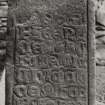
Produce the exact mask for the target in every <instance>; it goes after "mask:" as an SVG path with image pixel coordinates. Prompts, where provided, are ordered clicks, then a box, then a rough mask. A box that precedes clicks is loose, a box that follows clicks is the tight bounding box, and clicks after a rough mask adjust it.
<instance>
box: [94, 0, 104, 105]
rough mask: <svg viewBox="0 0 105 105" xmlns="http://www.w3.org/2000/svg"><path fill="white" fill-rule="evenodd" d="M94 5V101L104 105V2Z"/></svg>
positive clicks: (101, 0) (97, 2) (99, 1)
mask: <svg viewBox="0 0 105 105" xmlns="http://www.w3.org/2000/svg"><path fill="white" fill-rule="evenodd" d="M95 3H96V100H97V105H105V0H97V1H95Z"/></svg>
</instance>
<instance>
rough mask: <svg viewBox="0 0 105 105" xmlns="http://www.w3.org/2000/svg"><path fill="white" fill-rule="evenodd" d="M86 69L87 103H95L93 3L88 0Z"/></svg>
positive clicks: (93, 104)
mask: <svg viewBox="0 0 105 105" xmlns="http://www.w3.org/2000/svg"><path fill="white" fill-rule="evenodd" d="M87 4H88V52H89V53H88V54H89V55H88V62H89V63H88V64H89V66H88V69H89V76H88V77H89V93H88V94H89V105H96V98H95V93H96V92H95V87H96V85H95V66H96V63H95V4H94V1H93V0H88V3H87Z"/></svg>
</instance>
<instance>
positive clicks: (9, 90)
mask: <svg viewBox="0 0 105 105" xmlns="http://www.w3.org/2000/svg"><path fill="white" fill-rule="evenodd" d="M14 2H16V0H8V22H7V36H6V42H7V48H6V52H7V53H6V64H5V69H6V76H5V81H6V88H5V94H6V95H5V96H6V97H5V105H13V102H12V101H13V99H12V98H13V97H12V94H13V85H14V84H13V83H14V48H15V45H14V44H15V22H14V19H15V18H14V16H13V15H12V7H13V5H14Z"/></svg>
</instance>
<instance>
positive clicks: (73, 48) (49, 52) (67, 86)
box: [6, 0, 95, 105]
mask: <svg viewBox="0 0 105 105" xmlns="http://www.w3.org/2000/svg"><path fill="white" fill-rule="evenodd" d="M87 3H89V7H87V6H88V5H87ZM8 5H9V14H8V16H9V17H8V20H9V21H8V35H7V37H6V39H7V61H6V105H69V104H70V105H88V104H89V105H94V90H95V89H94V83H95V82H94V77H95V75H94V43H93V42H94V41H93V39H94V37H93V36H94V30H93V28H94V27H93V26H94V14H93V7H94V5H93V2H91V0H88V2H87V0H10V1H9V2H8ZM87 8H88V9H87ZM87 10H89V11H87ZM87 13H89V15H90V16H89V17H88V15H87ZM87 18H88V19H87ZM87 23H88V24H87ZM87 33H89V34H87Z"/></svg>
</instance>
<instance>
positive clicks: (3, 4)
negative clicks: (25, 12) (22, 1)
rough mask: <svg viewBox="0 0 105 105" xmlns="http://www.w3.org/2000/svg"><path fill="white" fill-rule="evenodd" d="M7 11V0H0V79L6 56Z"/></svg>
mask: <svg viewBox="0 0 105 105" xmlns="http://www.w3.org/2000/svg"><path fill="white" fill-rule="evenodd" d="M7 13H8V3H7V1H6V0H0V79H1V76H2V73H3V69H4V64H5V56H6V34H7Z"/></svg>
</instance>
